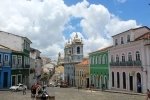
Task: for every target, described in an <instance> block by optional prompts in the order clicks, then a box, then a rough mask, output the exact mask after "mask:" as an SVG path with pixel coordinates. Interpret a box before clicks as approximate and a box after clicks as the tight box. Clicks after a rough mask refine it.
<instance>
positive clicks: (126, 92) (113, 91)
mask: <svg viewBox="0 0 150 100" xmlns="http://www.w3.org/2000/svg"><path fill="white" fill-rule="evenodd" d="M72 88H74V89H78V88H77V87H72ZM84 90H90V89H89V88H84ZM93 91H102V90H101V89H93ZM102 92H110V93H122V94H129V95H141V96H146V94H144V93H135V92H128V91H117V90H104V91H102Z"/></svg>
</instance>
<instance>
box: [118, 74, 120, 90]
mask: <svg viewBox="0 0 150 100" xmlns="http://www.w3.org/2000/svg"><path fill="white" fill-rule="evenodd" d="M117 88H120V76H119V72H117Z"/></svg>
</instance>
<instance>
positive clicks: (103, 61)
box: [103, 55, 105, 64]
mask: <svg viewBox="0 0 150 100" xmlns="http://www.w3.org/2000/svg"><path fill="white" fill-rule="evenodd" d="M103 64H105V55H104V56H103Z"/></svg>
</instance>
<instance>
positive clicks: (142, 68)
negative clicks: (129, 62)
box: [141, 66, 147, 74]
mask: <svg viewBox="0 0 150 100" xmlns="http://www.w3.org/2000/svg"><path fill="white" fill-rule="evenodd" d="M141 70H142V72H146V74H147V70H145V71H144V67H142V66H141Z"/></svg>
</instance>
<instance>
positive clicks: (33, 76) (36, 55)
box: [29, 48, 42, 87]
mask: <svg viewBox="0 0 150 100" xmlns="http://www.w3.org/2000/svg"><path fill="white" fill-rule="evenodd" d="M40 53H41V52H40V51H39V50H37V49H35V48H30V76H29V87H31V86H32V85H33V84H34V83H38V84H41V82H40V78H41V74H42V59H41V57H40Z"/></svg>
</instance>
